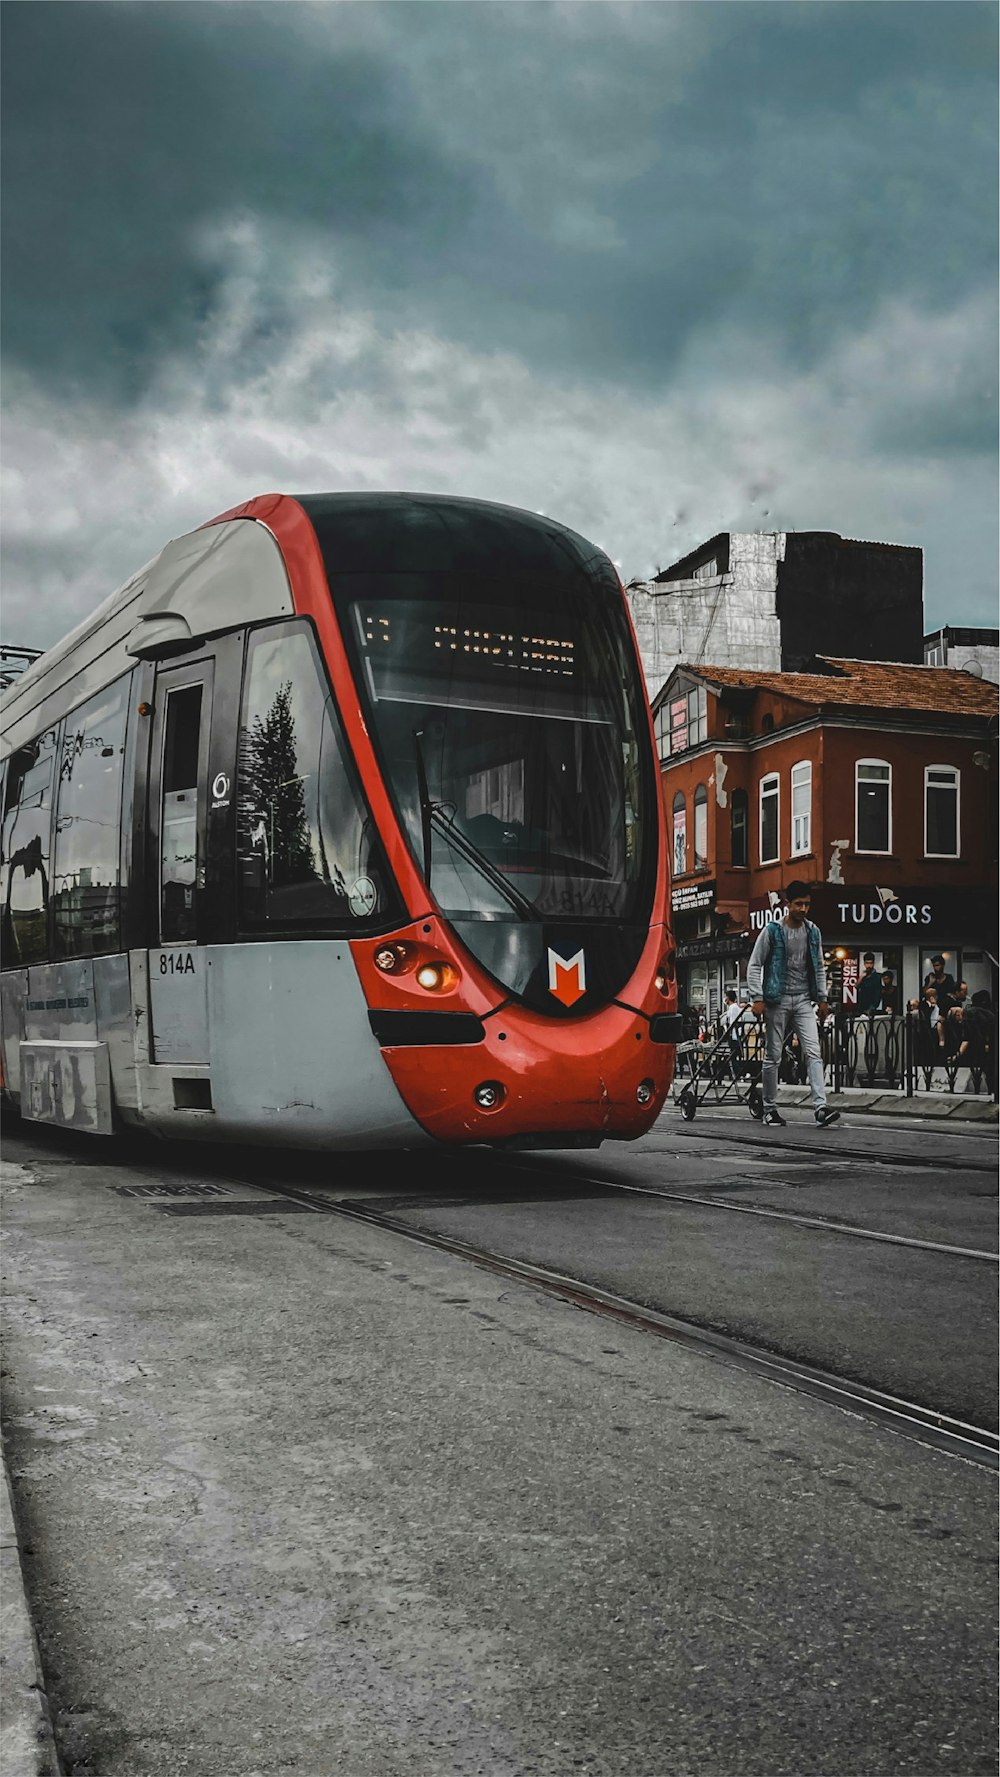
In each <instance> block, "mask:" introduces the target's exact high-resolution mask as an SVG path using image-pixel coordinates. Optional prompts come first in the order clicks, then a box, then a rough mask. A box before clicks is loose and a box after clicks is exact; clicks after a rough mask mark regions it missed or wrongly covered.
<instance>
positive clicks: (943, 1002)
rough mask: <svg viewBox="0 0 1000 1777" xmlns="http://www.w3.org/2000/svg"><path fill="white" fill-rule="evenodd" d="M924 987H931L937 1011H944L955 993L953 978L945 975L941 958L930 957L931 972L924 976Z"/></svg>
mask: <svg viewBox="0 0 1000 1777" xmlns="http://www.w3.org/2000/svg"><path fill="white" fill-rule="evenodd" d="M924 986H925V987H933V989H934V992H935V994H936V996H937V998H936V1004H937V1006H938V1009H939V1010H940V1011H942V1012H944V1011H946V1010H947V1008H948V1006H949V1005H950V1003H951V996H952V994H953V993H954V991H955V977H954V975H949V974H947V973H946V971H945V966H944V957H943V956H932V957H931V972H930V974H929V975H925V976H924Z"/></svg>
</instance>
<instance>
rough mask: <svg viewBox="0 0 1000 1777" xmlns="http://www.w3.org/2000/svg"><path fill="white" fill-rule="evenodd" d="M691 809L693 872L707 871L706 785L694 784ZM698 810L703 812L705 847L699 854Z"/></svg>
mask: <svg viewBox="0 0 1000 1777" xmlns="http://www.w3.org/2000/svg"><path fill="white" fill-rule="evenodd" d="M692 809H693V816H694V818H693V820H692V822H691V848H692V852H693V855H694V868H695V870H707V869H708V785H707V784H696V785H695V790H694V797H693V799H692ZM699 810H704V827H705V833H704V838H705V846H704V850H703V851H701V852H699V850H698V813H699Z"/></svg>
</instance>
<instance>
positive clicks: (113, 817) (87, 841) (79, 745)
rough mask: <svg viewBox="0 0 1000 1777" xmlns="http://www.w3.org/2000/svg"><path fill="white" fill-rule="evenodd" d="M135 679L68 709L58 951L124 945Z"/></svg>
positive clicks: (99, 950)
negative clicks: (126, 791)
mask: <svg viewBox="0 0 1000 1777" xmlns="http://www.w3.org/2000/svg"><path fill="white" fill-rule="evenodd" d="M128 692H129V679H128V678H124V679H119V680H118V681H117V683H116V684H114V685H110V686H109V687H108V689H107V690H106V691H101V692H100V693H99V694H98V695H97V696H96V697H93V698H91V700H90V702H89V703H85V704H84V705H83V707H82V708H81V709H78V710H75V711H74V712H73V714H72V715H70V716H67V718H66V722H65V726H64V728H63V740H62V749H61V759H60V764H59V788H58V791H57V794H56V836H55V851H54V856H53V866H52V908H53V917H54V932H55V955H56V956H57V957H58V956H101V955H105V954H106V953H107V952H108V951H112V950H118V949H119V948H120V925H119V869H120V864H119V860H120V832H121V801H122V767H123V764H124V757H125V723H126V719H127V716H128Z"/></svg>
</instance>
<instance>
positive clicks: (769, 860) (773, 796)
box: [760, 772, 780, 864]
mask: <svg viewBox="0 0 1000 1777" xmlns="http://www.w3.org/2000/svg"><path fill="white" fill-rule="evenodd" d="M779 796H780V788H779V781H778V774H777V772H771V773H770V774H769V775H768V776H767V777H762V778H761V780H760V861H761V863H762V864H776V863H777V861H778V803H779Z"/></svg>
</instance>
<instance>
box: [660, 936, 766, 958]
mask: <svg viewBox="0 0 1000 1777" xmlns="http://www.w3.org/2000/svg"><path fill="white" fill-rule="evenodd" d="M752 948H753V940H752V939H751V938H748V937H746V936H745V934H744V933H742V932H738V933H737V934H736V935H735V937H732V938H694V939H692V941H691V943H690V944H678V946H677V961H678V962H688V961H690V960H691V959H693V958H694V957H699V956H711V957H715V956H749V955H750V951H751V950H752Z"/></svg>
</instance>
